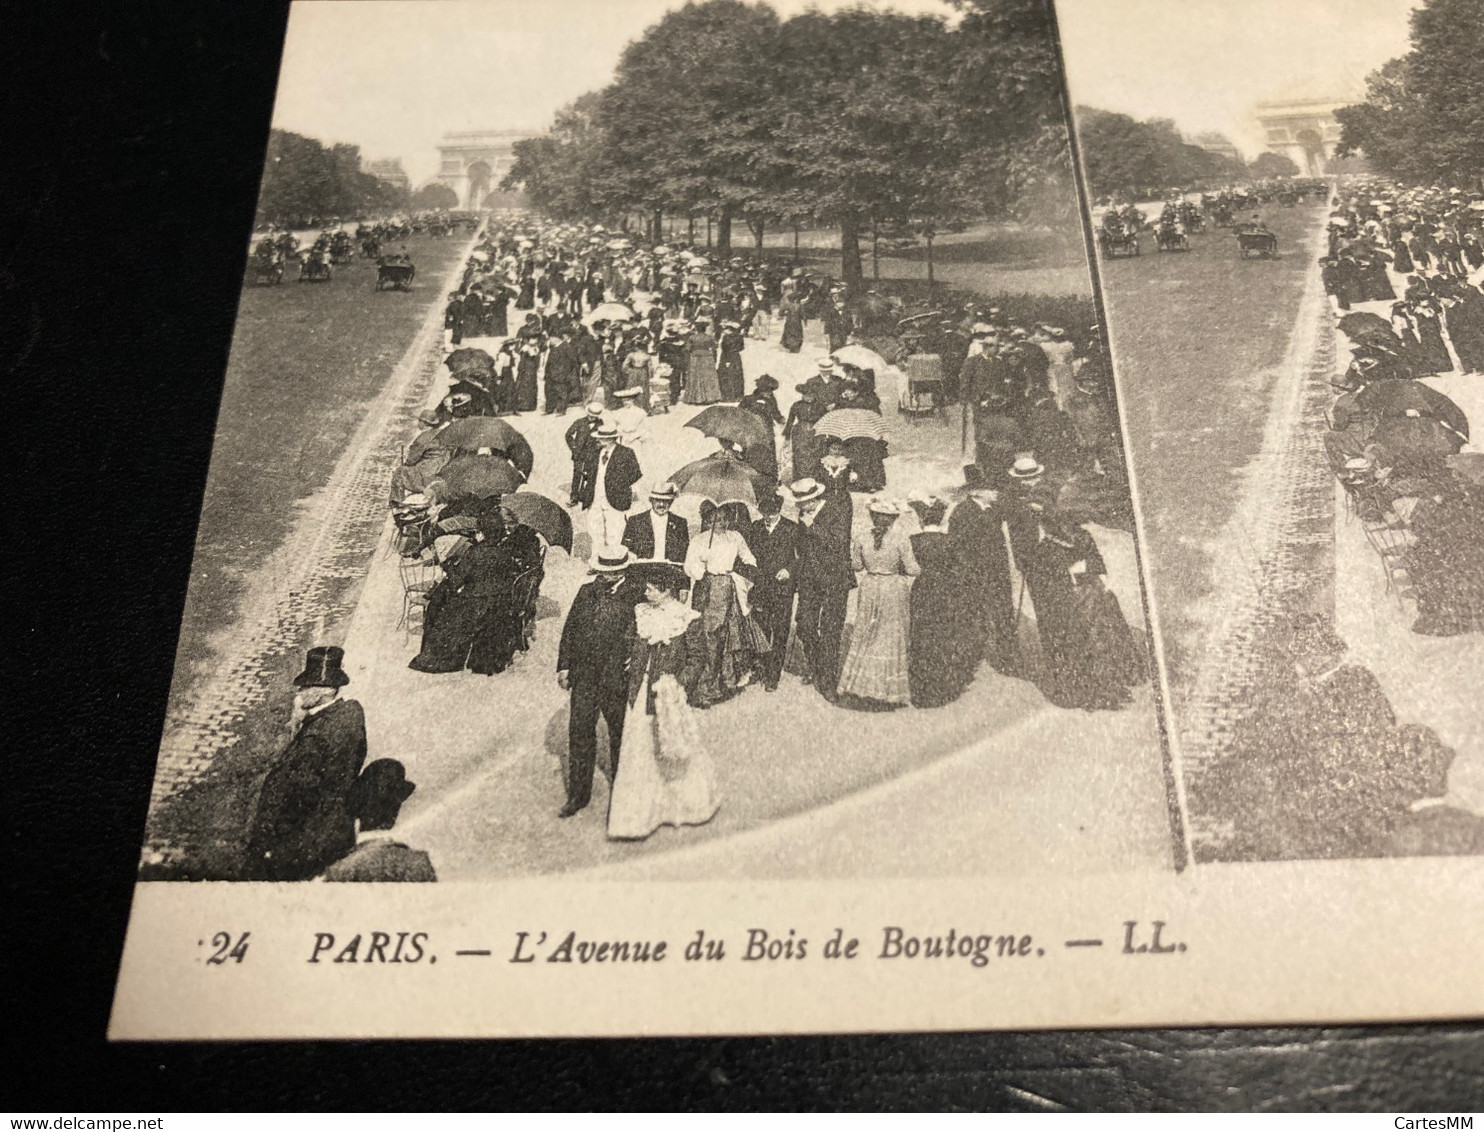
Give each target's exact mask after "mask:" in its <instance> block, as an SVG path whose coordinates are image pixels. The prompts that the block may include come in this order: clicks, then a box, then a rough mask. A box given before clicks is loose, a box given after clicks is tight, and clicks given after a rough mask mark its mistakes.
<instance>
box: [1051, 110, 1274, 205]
mask: <svg viewBox="0 0 1484 1132" xmlns="http://www.w3.org/2000/svg"><path fill="white" fill-rule="evenodd" d="M1077 140H1078V142H1079V143H1080V144H1081V147H1082V164H1083V166H1084V167H1085V168H1086V170H1087V183H1088V187H1089V189H1090V190H1091V192H1092V194H1093V196H1095V197H1105V196H1126V197H1147V196H1151V195H1152V196H1160V195H1162V194H1163V193H1164V192H1165V191H1166V190H1167V189H1170V188H1175V187H1179V188H1202V187H1206V186H1216V185H1222V184H1226V183H1228V182H1231V181H1234V180H1239V179H1241V178H1244V177H1246V176H1247V175H1248V170H1247V167H1246V165H1244V164H1243V163H1242V162H1241V161H1238V160H1236V159H1233V158H1230V157H1225V156H1223V155H1222V154H1219V153H1213V152H1211V151H1210V150H1205V149H1202V148H1201V147H1200V146H1198V145H1191V144H1190V143H1189V142H1187V141H1185V139H1184V138H1183V137H1181V136H1180V131H1179V130H1177V129H1176V128H1175V123H1174V122H1172V121H1171V120H1170V119H1168V118H1151V119H1149V120H1148V121H1145V122H1140V121H1138V120H1137V119H1135V118H1131V117H1129V115H1127V114H1115V113H1112V112H1110V111H1107V110H1097V109H1093V108H1091V107H1087V106H1079V107H1078V108H1077Z"/></svg>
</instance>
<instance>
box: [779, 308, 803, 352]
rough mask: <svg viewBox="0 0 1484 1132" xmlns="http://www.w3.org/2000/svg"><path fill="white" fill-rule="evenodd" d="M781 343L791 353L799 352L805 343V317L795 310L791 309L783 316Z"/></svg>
mask: <svg viewBox="0 0 1484 1132" xmlns="http://www.w3.org/2000/svg"><path fill="white" fill-rule="evenodd" d="M781 345H782V346H783V348H784V349H785V350H787V351H788V352H789V353H790V354H797V353H798V352H799V350H800V349H801V348H802V347H803V345H804V319H803V317H802V316H801V315H799V314H798V313H797V312H795V311H789V312H788V314H786V315H784V316H783V341H782V342H781Z"/></svg>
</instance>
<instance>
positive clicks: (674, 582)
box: [608, 563, 720, 840]
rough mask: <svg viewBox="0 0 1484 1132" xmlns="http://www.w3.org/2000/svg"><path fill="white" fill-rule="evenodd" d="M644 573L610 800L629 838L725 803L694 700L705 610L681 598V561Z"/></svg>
mask: <svg viewBox="0 0 1484 1132" xmlns="http://www.w3.org/2000/svg"><path fill="white" fill-rule="evenodd" d="M640 577H642V578H644V600H643V601H642V602H640V603H639V605H638V607H637V608H635V610H634V625H635V630H636V631H635V635H634V647H633V650H632V652H631V653H630V654H629V709H628V713H627V716H626V720H627V722H626V723H625V724H624V729H623V744H622V746H621V747H620V748H619V755H618V773H617V774H616V775H615V776H614V780H613V793H612V796H611V799H610V801H609V804H608V836H609V837H611V838H614V839H626V840H635V839H640V838H645V837H648V836H649V835H650V834H651V833H653V832H654V831H655V830H657V829H658V828H659V827H660V826H662V825H675V826H679V825H704V824H705V823H706V822H708V821H710V820H711V818H712V817H713V816H714V815H715V813H716V811H717V809H718V807H719V806H720V800H719V798H718V796H717V791H716V772H715V768H714V767H713V765H712V762H711V755H710V754H709V753H708V752H707V751H706V749H705V747H703V746H702V745H701V738H700V729H699V727H697V715H698V712H697V711H696V709H695V708H693V707H691V706H690V703H689V700H688V696H689V693H690V690H691V689H692V688H693V687H694V686H695V682H696V680H697V679H698V678H699V676H700V672H701V667H702V662H703V653H704V650H705V647H706V646H705V640H704V637H703V634H702V632H701V626H700V621H701V615H700V614H699V613H697V612H696V611H695V610H693V609H691V608H690V607H689V606H687V605H686V604H685V603H684V602H682V601H681V600H680V599H679V598H678V596H677V595H678V593H679V592H680V590H681V589H682V587H683V586H684V584H685V577H684V576H683V575H682V573H681V572H680V570H679V569H677V568H676V567H673V566H668V565H666V564H664V563H656V564H653V565H650V566H648V567H647V568H646V569H645V570H644V571H643V572H642V573H641V574H640Z"/></svg>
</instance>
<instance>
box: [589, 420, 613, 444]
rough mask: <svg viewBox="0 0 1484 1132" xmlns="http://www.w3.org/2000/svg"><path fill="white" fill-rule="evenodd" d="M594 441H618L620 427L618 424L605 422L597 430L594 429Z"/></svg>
mask: <svg viewBox="0 0 1484 1132" xmlns="http://www.w3.org/2000/svg"><path fill="white" fill-rule="evenodd" d="M593 439H594V440H617V439H618V426H617V425H616V424H614V423H613V422H612V421H604V422H603V423H602V424H600V425H599V426H598V427H597V428H595V429H593Z"/></svg>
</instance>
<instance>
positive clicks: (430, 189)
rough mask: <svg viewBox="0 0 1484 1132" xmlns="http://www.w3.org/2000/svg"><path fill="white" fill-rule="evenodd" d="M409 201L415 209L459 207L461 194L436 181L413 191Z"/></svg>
mask: <svg viewBox="0 0 1484 1132" xmlns="http://www.w3.org/2000/svg"><path fill="white" fill-rule="evenodd" d="M409 203H410V205H411V207H413V208H415V209H431V208H444V209H448V208H458V206H459V194H458V193H456V192H454V191H453V190H452V189H451V188H449V187H448V186H447V185H444V184H440V183H439V182H437V181H434V182H433V183H432V184H431V185H424V186H423V187H422V188H420V189H418V190H417V192H415V193H413V194H412V200H411V201H410V202H409Z"/></svg>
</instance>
